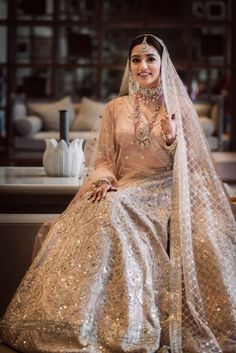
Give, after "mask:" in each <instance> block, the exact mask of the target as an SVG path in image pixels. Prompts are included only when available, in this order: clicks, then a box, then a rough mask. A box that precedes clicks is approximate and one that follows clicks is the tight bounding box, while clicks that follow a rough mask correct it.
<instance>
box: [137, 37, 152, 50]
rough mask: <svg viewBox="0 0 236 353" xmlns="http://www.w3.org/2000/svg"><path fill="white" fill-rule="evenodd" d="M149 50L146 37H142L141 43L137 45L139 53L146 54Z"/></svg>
mask: <svg viewBox="0 0 236 353" xmlns="http://www.w3.org/2000/svg"><path fill="white" fill-rule="evenodd" d="M149 50H150V48H149V45H148V43H147V37H144V38H143V41H142V43H141V44H140V45H139V52H140V54H148V53H149Z"/></svg>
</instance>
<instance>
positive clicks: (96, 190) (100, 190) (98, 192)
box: [88, 184, 117, 202]
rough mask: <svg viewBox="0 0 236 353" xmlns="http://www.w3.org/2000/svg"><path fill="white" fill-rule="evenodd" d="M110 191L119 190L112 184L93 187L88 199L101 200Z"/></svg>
mask: <svg viewBox="0 0 236 353" xmlns="http://www.w3.org/2000/svg"><path fill="white" fill-rule="evenodd" d="M108 191H117V188H115V187H113V186H112V185H111V184H102V185H100V186H97V187H93V190H92V192H91V193H90V195H89V197H88V200H91V201H92V202H95V201H96V200H97V201H100V200H101V199H104V198H105V197H106V195H107V193H108Z"/></svg>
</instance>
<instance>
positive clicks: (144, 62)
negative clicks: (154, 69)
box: [140, 60, 148, 69]
mask: <svg viewBox="0 0 236 353" xmlns="http://www.w3.org/2000/svg"><path fill="white" fill-rule="evenodd" d="M147 66H148V65H147V62H146V60H142V61H141V62H140V67H141V68H142V69H146V68H147Z"/></svg>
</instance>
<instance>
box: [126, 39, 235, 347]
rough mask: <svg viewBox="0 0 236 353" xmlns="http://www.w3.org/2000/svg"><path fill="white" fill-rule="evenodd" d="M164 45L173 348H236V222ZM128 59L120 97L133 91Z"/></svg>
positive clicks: (187, 98)
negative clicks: (170, 127) (170, 137)
mask: <svg viewBox="0 0 236 353" xmlns="http://www.w3.org/2000/svg"><path fill="white" fill-rule="evenodd" d="M157 40H158V41H159V42H160V43H161V45H162V46H163V55H162V64H161V80H162V85H163V91H164V97H165V104H166V108H167V111H168V113H169V114H173V113H175V115H176V121H177V131H178V145H177V149H176V154H175V160H174V166H173V196H172V214H171V231H170V244H171V248H170V257H171V275H170V342H171V352H172V353H181V352H182V351H183V347H185V348H184V351H188V349H187V348H188V345H190V346H191V347H193V346H194V347H196V348H195V349H196V352H198V351H199V353H203V352H204V353H212V352H215V353H220V352H227V353H228V352H232V353H233V352H236V283H235V278H236V224H235V219H234V216H233V213H232V211H231V207H230V204H229V201H228V197H227V195H226V194H225V191H224V189H223V187H222V183H221V181H220V179H219V177H218V176H217V174H216V171H215V168H214V165H213V162H212V159H211V154H210V152H209V149H208V146H207V143H206V139H205V136H204V133H203V131H202V128H201V126H200V123H199V118H198V116H197V113H196V111H195V109H194V107H193V104H192V102H191V100H190V98H189V96H188V94H187V92H186V89H185V87H184V85H183V83H182V81H181V80H180V78H179V76H178V74H177V72H176V70H175V68H174V66H173V64H172V62H171V60H170V57H169V54H168V51H167V48H166V46H165V44H164V43H163V42H162V40H160V39H159V38H157ZM133 91H134V86H133V84H130V73H129V62H128V63H127V66H126V70H125V73H124V76H123V80H122V84H121V89H120V95H121V96H122V95H126V94H132V93H133Z"/></svg>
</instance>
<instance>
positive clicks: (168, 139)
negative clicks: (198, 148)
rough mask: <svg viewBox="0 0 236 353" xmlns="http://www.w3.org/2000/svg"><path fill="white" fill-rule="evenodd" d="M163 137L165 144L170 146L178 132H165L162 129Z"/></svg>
mask: <svg viewBox="0 0 236 353" xmlns="http://www.w3.org/2000/svg"><path fill="white" fill-rule="evenodd" d="M162 137H163V139H164V141H165V144H166V145H167V146H170V145H172V143H173V142H174V141H175V139H176V134H172V133H171V134H165V133H164V131H163V130H162Z"/></svg>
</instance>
